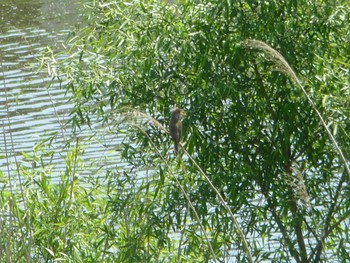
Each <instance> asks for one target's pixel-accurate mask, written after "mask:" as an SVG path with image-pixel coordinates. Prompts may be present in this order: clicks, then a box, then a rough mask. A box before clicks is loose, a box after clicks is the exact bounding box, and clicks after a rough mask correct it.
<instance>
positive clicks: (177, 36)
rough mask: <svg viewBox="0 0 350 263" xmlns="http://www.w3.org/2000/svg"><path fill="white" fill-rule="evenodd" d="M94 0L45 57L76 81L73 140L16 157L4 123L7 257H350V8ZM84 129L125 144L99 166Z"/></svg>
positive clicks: (2, 251) (1, 225)
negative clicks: (172, 130) (79, 24)
mask: <svg viewBox="0 0 350 263" xmlns="http://www.w3.org/2000/svg"><path fill="white" fill-rule="evenodd" d="M84 5H85V6H84V8H85V9H84V10H85V19H86V21H85V23H84V25H85V26H84V27H83V28H81V29H77V31H76V32H73V33H72V36H73V37H72V38H71V40H70V41H69V43H68V44H67V46H68V47H69V48H67V50H65V51H63V52H60V53H56V52H55V51H54V50H52V49H50V48H48V49H47V50H46V52H45V53H44V54H43V57H42V60H41V62H40V63H41V65H40V66H41V69H44V68H47V69H48V74H50V76H51V77H52V78H53V79H54V80H60V81H62V82H64V83H67V84H66V85H65V90H66V94H67V100H68V101H69V103H72V104H73V106H74V107H73V109H72V112H71V113H70V118H69V121H68V123H67V124H69V127H71V128H72V133H71V132H69V133H68V132H67V131H66V130H65V129H66V128H65V127H66V126H65V123H62V125H61V128H62V130H61V131H57V132H55V133H53V134H49V135H45V136H44V138H43V139H42V140H41V141H40V142H38V143H37V144H36V145H34V146H33V152H23V153H21V157H18V158H17V157H15V159H14V163H12V164H10V159H12V158H13V157H14V156H15V155H14V153H15V152H16V149H15V147H14V142H13V139H12V135H11V122H10V118H8V119H5V120H3V121H2V124H3V150H4V153H3V156H4V157H3V158H5V159H7V160H8V167H7V170H6V171H1V177H0V178H1V183H2V186H3V188H2V191H1V203H0V207H1V221H0V233H1V237H2V238H1V240H2V241H1V246H0V258H1V262H56V261H62V262H346V261H349V260H350V255H349V253H348V251H349V249H350V240H349V235H348V233H349V226H350V225H349V221H350V220H349V218H350V212H349V211H350V200H349V198H348V197H349V194H350V193H349V191H350V188H349V178H350V170H349V162H348V159H349V158H350V157H349V156H348V152H350V151H349V150H350V149H349V147H350V145H349V132H348V131H349V123H350V122H349V118H350V100H349V98H350V79H349V72H350V70H349V69H350V61H349V56H348V54H349V53H350V50H349V44H348V43H349V32H350V25H349V20H350V4H349V3H347V1H333V2H332V3H328V2H327V3H326V2H324V1H311V0H302V1H298V2H297V3H294V2H293V1H231V0H228V1H221V0H220V1H219V0H203V1H200V0H186V1H181V0H179V1H171V2H170V1H169V2H164V1H156V0H150V1H141V0H128V1H119V0H98V1H92V2H87V3H85V4H84ZM58 56H61V57H64V59H63V60H62V61H58V60H57V59H56V58H57V57H58ZM4 83H5V82H4ZM4 88H5V92H6V87H4ZM5 95H6V94H5ZM6 96H7V95H6ZM175 107H180V108H182V109H184V110H185V111H186V117H185V118H184V119H183V121H182V124H183V130H182V134H183V140H182V142H181V144H180V147H179V151H178V154H174V152H173V142H172V141H171V139H170V136H169V131H168V128H167V127H168V123H169V121H170V113H171V110H172V109H173V108H175ZM7 110H8V108H7ZM57 121H58V122H60V119H58V120H57ZM83 126H84V127H85V126H87V127H89V129H90V130H91V131H92V134H95V135H96V134H101V133H102V134H104V133H105V134H106V135H107V134H108V135H109V137H105V141H103V140H101V145H103V146H101V147H105V152H106V153H111V154H109V155H108V154H106V155H104V156H101V158H100V159H98V160H93V159H87V158H84V154H85V148H86V147H87V145H89V143H90V142H91V141H92V140H94V139H96V138H94V135H92V136H83V135H82V127H83ZM97 126H98V127H102V128H101V129H97V128H96V127H97ZM67 127H68V126H67ZM68 134H71V135H68ZM116 137H118V138H120V137H121V138H123V139H122V141H121V142H120V143H119V144H118V145H117V146H112V144H110V141H111V140H113V138H116ZM62 139H63V141H64V143H63V145H61V148H60V149H57V148H56V147H53V142H55V141H56V140H62ZM54 159H55V160H56V161H57V159H58V160H60V162H61V163H62V164H64V165H61V167H62V168H60V169H55V165H56V164H55V163H54V162H53V160H54ZM121 164H123V165H121ZM87 170H89V171H93V172H92V173H89V174H87V173H86V171H87Z"/></svg>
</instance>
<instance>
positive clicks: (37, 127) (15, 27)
mask: <svg viewBox="0 0 350 263" xmlns="http://www.w3.org/2000/svg"><path fill="white" fill-rule="evenodd" d="M81 12H82V6H81V3H80V1H77V0H75V1H70V0H64V1H53V0H45V1H24V0H22V1H8V0H0V93H1V96H0V105H1V106H0V119H1V125H2V128H1V131H2V134H3V136H2V138H1V143H0V152H1V155H0V167H1V172H2V173H3V174H12V172H11V171H15V170H16V168H15V166H16V165H15V163H16V162H20V161H21V160H22V159H23V156H22V154H21V153H22V152H27V153H30V152H33V148H34V147H35V145H36V144H37V143H38V142H39V141H40V138H42V137H43V136H45V134H50V133H54V132H59V133H60V134H62V136H58V139H57V141H55V142H54V143H55V144H56V145H60V144H62V143H64V139H65V138H68V137H69V136H68V135H69V132H70V131H69V128H67V127H66V126H64V125H65V123H66V122H67V120H68V118H69V112H70V109H71V108H72V105H71V104H70V103H69V102H68V97H67V96H65V89H64V83H63V84H62V83H59V82H58V81H52V79H51V77H50V76H49V75H48V73H47V70H46V69H42V70H40V71H39V70H38V69H39V68H38V66H39V60H40V58H41V57H42V54H43V51H44V50H45V48H46V47H47V46H50V47H51V49H53V50H54V51H55V52H58V51H61V50H63V48H64V47H65V46H66V42H67V40H68V39H69V33H70V32H71V31H72V30H73V29H74V27H76V26H78V25H79V24H80V23H81V21H82V18H81V15H80V14H81ZM62 127H65V129H62ZM85 135H86V136H87V134H85ZM102 136H103V137H104V136H106V135H102ZM60 140H61V141H60ZM109 141H111V140H109ZM100 146H101V145H99V144H98V143H96V144H91V145H89V147H86V151H85V155H84V157H85V158H91V159H94V158H95V159H98V158H100V157H101V156H102V155H105V153H106V151H107V150H108V151H109V149H106V148H103V147H102V148H101V147H100ZM109 146H111V145H109ZM111 148H113V147H112V146H111ZM57 166H58V167H59V166H61V167H63V166H64V159H63V161H62V160H58V161H57ZM9 170H10V171H9ZM12 176H14V175H12Z"/></svg>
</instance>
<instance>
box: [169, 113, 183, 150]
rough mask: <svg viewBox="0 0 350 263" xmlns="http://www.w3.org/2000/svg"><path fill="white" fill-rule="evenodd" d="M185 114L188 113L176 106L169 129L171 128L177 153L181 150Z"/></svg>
mask: <svg viewBox="0 0 350 263" xmlns="http://www.w3.org/2000/svg"><path fill="white" fill-rule="evenodd" d="M185 115H186V113H185V112H184V111H183V110H181V109H179V108H175V109H174V110H173V112H172V113H171V119H170V125H169V130H170V136H171V139H173V141H174V144H175V152H176V153H177V152H178V151H179V143H180V141H181V133H182V122H181V117H182V116H185Z"/></svg>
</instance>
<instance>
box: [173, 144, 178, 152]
mask: <svg viewBox="0 0 350 263" xmlns="http://www.w3.org/2000/svg"><path fill="white" fill-rule="evenodd" d="M174 146H175V152H176V153H177V152H178V151H179V143H178V142H174Z"/></svg>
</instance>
